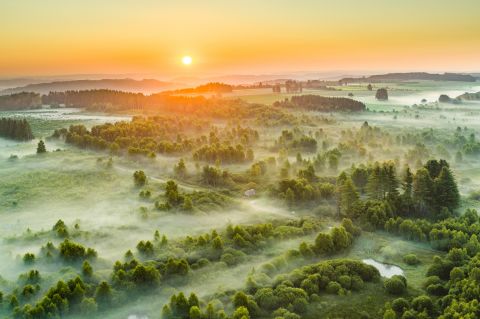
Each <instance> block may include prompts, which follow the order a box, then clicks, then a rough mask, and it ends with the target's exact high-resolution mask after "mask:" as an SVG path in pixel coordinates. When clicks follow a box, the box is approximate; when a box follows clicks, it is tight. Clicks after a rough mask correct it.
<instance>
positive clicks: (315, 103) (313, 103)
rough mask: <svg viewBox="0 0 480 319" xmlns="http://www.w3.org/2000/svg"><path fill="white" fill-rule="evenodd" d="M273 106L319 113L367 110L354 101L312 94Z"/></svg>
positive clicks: (294, 97)
mask: <svg viewBox="0 0 480 319" xmlns="http://www.w3.org/2000/svg"><path fill="white" fill-rule="evenodd" d="M273 105H274V106H279V107H287V108H298V109H304V110H309V111H319V112H333V111H337V112H338V111H339V112H360V111H365V109H366V106H365V104H363V103H362V102H359V101H355V100H352V99H348V98H344V97H325V96H319V95H311V94H307V95H298V96H292V97H291V98H290V100H289V99H285V100H284V101H277V102H275V103H274V104H273Z"/></svg>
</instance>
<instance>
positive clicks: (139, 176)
mask: <svg viewBox="0 0 480 319" xmlns="http://www.w3.org/2000/svg"><path fill="white" fill-rule="evenodd" d="M133 182H134V184H135V186H137V187H142V186H144V185H145V184H146V183H147V175H145V172H144V171H135V172H134V173H133Z"/></svg>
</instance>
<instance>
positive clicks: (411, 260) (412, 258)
mask: <svg viewBox="0 0 480 319" xmlns="http://www.w3.org/2000/svg"><path fill="white" fill-rule="evenodd" d="M403 261H404V262H405V263H406V264H407V265H412V266H413V265H418V264H419V263H420V259H418V257H417V255H415V254H407V255H405V256H403Z"/></svg>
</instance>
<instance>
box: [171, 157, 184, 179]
mask: <svg viewBox="0 0 480 319" xmlns="http://www.w3.org/2000/svg"><path fill="white" fill-rule="evenodd" d="M173 170H174V172H175V175H177V176H179V177H185V175H186V174H187V167H186V166H185V161H184V160H183V158H181V159H180V161H178V164H177V165H175V167H174V168H173Z"/></svg>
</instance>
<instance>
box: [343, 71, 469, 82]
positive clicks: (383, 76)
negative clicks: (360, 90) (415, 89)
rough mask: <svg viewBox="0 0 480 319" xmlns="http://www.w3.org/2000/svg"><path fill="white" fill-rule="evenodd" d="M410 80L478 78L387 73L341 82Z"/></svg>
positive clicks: (423, 73)
mask: <svg viewBox="0 0 480 319" xmlns="http://www.w3.org/2000/svg"><path fill="white" fill-rule="evenodd" d="M410 80H431V81H461V82H475V81H476V78H475V77H473V76H471V75H469V74H460V73H444V74H434V73H426V72H409V73H387V74H377V75H371V76H368V77H359V78H343V79H341V80H340V82H343V83H355V82H372V83H375V82H385V81H410Z"/></svg>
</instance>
